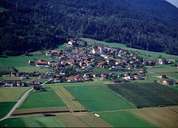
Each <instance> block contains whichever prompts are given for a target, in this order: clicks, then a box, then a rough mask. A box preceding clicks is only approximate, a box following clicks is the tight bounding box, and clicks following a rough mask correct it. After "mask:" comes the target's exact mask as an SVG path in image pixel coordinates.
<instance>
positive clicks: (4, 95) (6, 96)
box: [0, 87, 29, 102]
mask: <svg viewBox="0 0 178 128" xmlns="http://www.w3.org/2000/svg"><path fill="white" fill-rule="evenodd" d="M28 89H29V88H19V87H14V88H0V102H11V101H13V102H14V101H17V100H18V99H19V98H20V96H21V95H22V94H23V93H24V92H25V91H27V90H28Z"/></svg>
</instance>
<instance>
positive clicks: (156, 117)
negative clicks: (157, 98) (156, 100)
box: [131, 106, 178, 128]
mask: <svg viewBox="0 0 178 128" xmlns="http://www.w3.org/2000/svg"><path fill="white" fill-rule="evenodd" d="M131 112H132V113H134V114H136V115H138V116H139V117H140V118H142V119H145V120H147V121H149V122H151V123H152V124H154V125H156V126H158V127H161V128H168V127H169V128H177V127H178V124H177V122H178V106H175V107H161V108H144V109H137V110H131Z"/></svg>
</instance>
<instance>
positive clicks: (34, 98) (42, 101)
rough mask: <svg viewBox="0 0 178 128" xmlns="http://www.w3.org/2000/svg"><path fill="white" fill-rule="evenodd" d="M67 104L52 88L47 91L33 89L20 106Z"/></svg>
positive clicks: (35, 106)
mask: <svg viewBox="0 0 178 128" xmlns="http://www.w3.org/2000/svg"><path fill="white" fill-rule="evenodd" d="M64 106H65V104H64V103H63V101H62V100H61V99H60V97H58V96H57V94H56V93H55V92H54V91H53V90H52V89H50V88H48V89H47V90H46V91H33V92H32V93H31V94H30V95H29V97H28V98H27V99H26V100H25V102H24V103H23V104H22V106H20V108H43V107H64ZM20 108H19V109H20Z"/></svg>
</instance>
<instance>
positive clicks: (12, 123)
mask: <svg viewBox="0 0 178 128" xmlns="http://www.w3.org/2000/svg"><path fill="white" fill-rule="evenodd" d="M0 127H64V125H63V123H62V122H60V121H59V120H57V119H56V118H55V117H43V116H37V117H36V116H32V117H21V118H10V119H7V120H4V121H2V122H0Z"/></svg>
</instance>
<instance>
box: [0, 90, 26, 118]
mask: <svg viewBox="0 0 178 128" xmlns="http://www.w3.org/2000/svg"><path fill="white" fill-rule="evenodd" d="M27 89H28V88H0V117H3V116H5V115H6V114H7V113H8V112H9V111H10V109H11V108H12V107H13V106H14V105H15V103H16V101H17V100H18V99H19V98H20V96H21V95H22V94H23V93H24V92H25V91H26V90H27Z"/></svg>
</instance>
